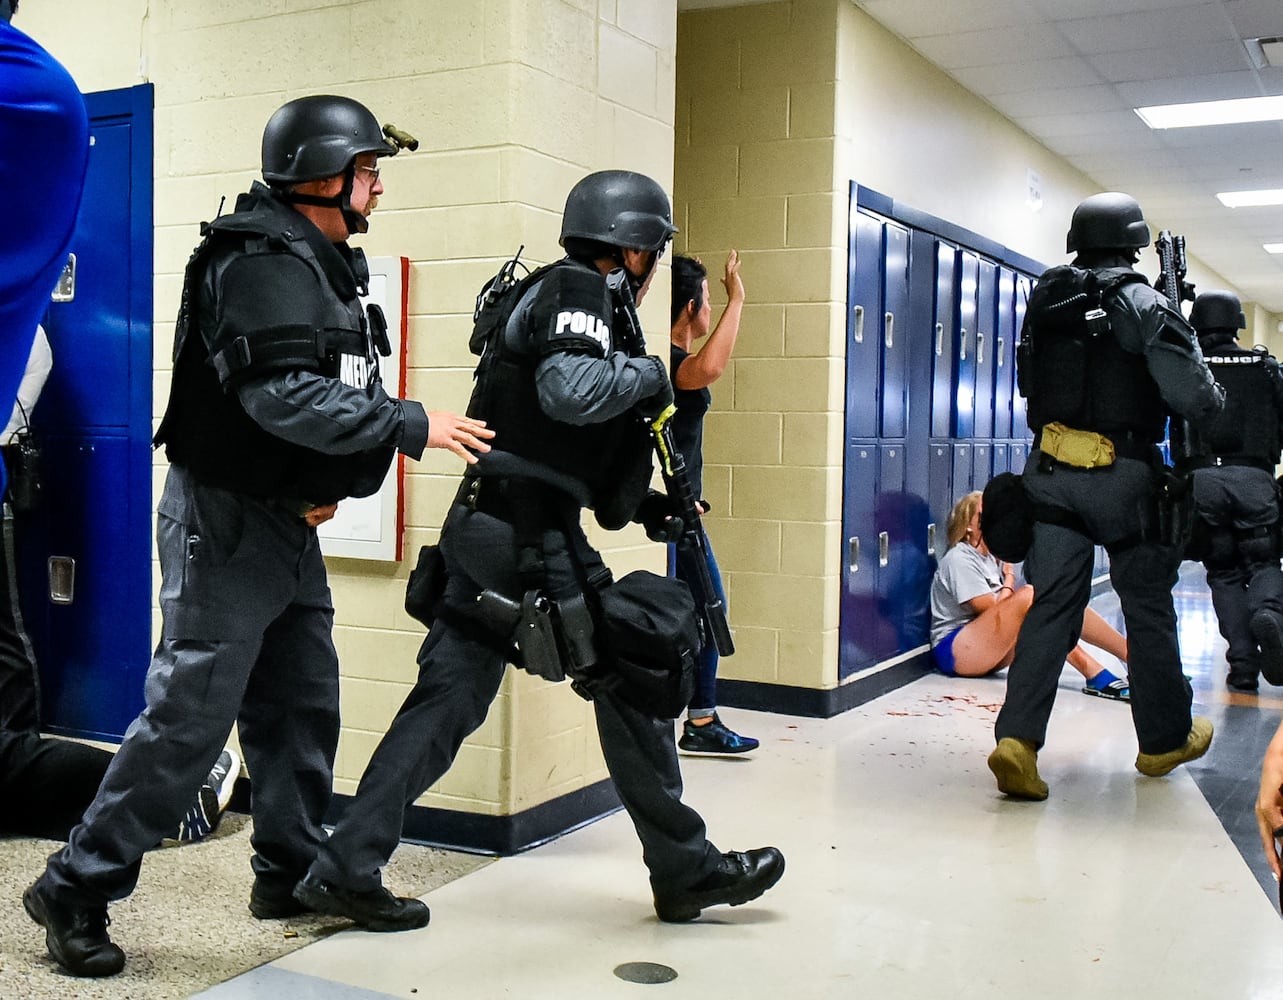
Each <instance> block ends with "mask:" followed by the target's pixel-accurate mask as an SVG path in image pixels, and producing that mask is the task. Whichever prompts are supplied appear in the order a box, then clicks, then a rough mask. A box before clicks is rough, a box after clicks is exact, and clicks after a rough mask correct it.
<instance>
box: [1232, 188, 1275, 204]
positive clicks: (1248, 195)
mask: <svg viewBox="0 0 1283 1000" xmlns="http://www.w3.org/2000/svg"><path fill="white" fill-rule="evenodd" d="M1216 197H1217V198H1218V199H1220V202H1221V204H1222V205H1224V206H1225V207H1226V208H1254V207H1256V206H1258V205H1283V188H1271V189H1269V190H1265V191H1222V192H1220V193H1219V194H1217V196H1216Z"/></svg>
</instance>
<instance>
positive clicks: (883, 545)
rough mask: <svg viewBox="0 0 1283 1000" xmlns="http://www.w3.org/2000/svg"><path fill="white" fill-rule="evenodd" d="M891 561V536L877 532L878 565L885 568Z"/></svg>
mask: <svg viewBox="0 0 1283 1000" xmlns="http://www.w3.org/2000/svg"><path fill="white" fill-rule="evenodd" d="M890 560H891V536H890V535H889V534H887V533H886V532H885V531H879V532H878V565H879V566H885V565H886V564H887V563H888V562H889V561H890Z"/></svg>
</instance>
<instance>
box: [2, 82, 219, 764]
mask: <svg viewBox="0 0 1283 1000" xmlns="http://www.w3.org/2000/svg"><path fill="white" fill-rule="evenodd" d="M152 93H153V91H152V87H151V86H150V85H144V86H140V87H133V88H130V89H128V90H120V91H109V92H106V93H100V94H88V95H86V98H85V104H86V107H87V109H88V112H89V119H90V135H91V138H92V147H91V149H90V153H89V167H88V173H87V176H86V179H85V191H84V197H83V199H82V202H81V207H80V214H79V216H78V217H77V221H76V231H75V234H74V235H73V237H72V242H71V247H70V252H71V253H73V254H74V255H75V257H76V269H75V290H74V297H73V298H72V299H71V301H67V302H55V303H53V304H51V306H50V309H49V312H48V315H47V318H46V322H45V328H46V330H47V331H48V334H49V341H50V344H51V346H52V348H53V355H54V364H53V371H52V373H51V375H50V377H49V381H48V383H47V384H46V386H45V389H44V392H43V393H42V395H41V399H40V404H39V406H37V408H36V414H35V417H34V419H33V424H34V426H35V427H36V429H37V431H38V432H39V433H41V434H42V435H43V439H44V443H45V455H44V460H43V463H42V472H43V473H44V476H45V479H46V484H47V487H46V490H45V494H44V500H43V503H42V506H41V508H40V510H39V511H38V512H36V514H34V515H33V516H32V517H31V518H30V519H29V520H28V522H27V523H24V525H23V530H22V531H21V532H19V533H18V538H17V539H16V541H17V548H18V553H17V563H18V572H19V581H20V584H19V585H20V588H21V592H22V600H23V610H24V612H25V614H26V617H27V624H28V630H29V632H30V633H31V638H32V643H33V645H34V647H35V651H36V658H37V662H38V664H39V667H40V676H41V682H42V688H43V690H42V707H43V722H44V728H46V729H48V730H52V731H56V732H61V733H68V734H76V735H85V736H93V737H97V738H107V739H111V738H119V737H120V736H121V735H123V733H124V731H125V728H126V727H127V726H128V724H129V723H130V722H131V721H132V720H133V718H134V717H135V716H136V715H137V714H138V712H139V711H140V710H141V709H142V706H143V677H144V675H145V673H146V669H147V665H148V663H149V661H150V659H151V506H152V504H151V474H152V467H151V431H152V423H151V419H152V398H151V386H152V326H151V324H152V239H153V235H152V163H153V156H152ZM213 207H214V206H211V209H212V208H213ZM192 238H193V242H194V241H195V239H196V238H197V234H196V232H195V229H194V227H193V230H192ZM51 561H52V566H53V567H56V572H55V571H53V570H51V568H50V567H51Z"/></svg>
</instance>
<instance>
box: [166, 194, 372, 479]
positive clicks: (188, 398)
mask: <svg viewBox="0 0 1283 1000" xmlns="http://www.w3.org/2000/svg"><path fill="white" fill-rule="evenodd" d="M270 197H271V196H270V195H268V194H267V193H266V189H264V188H262V186H261V185H257V184H256V185H255V190H254V191H253V192H251V193H250V194H249V195H242V196H241V199H240V200H239V201H238V204H237V211H236V212H235V213H234V214H232V215H228V216H222V217H220V218H218V219H217V220H215V221H214V222H213V223H211V224H209V225H208V226H206V227H205V228H204V233H205V236H204V239H203V240H202V241H201V243H200V245H199V246H198V247H197V248H196V250H195V252H194V253H193V254H192V257H191V259H190V260H189V262H188V264H187V271H186V274H185V277H184V282H183V293H182V305H181V306H180V308H179V315H178V321H177V324H176V330H175V341H174V372H173V381H172V384H171V387H170V394H169V403H168V405H167V407H166V410H165V416H164V419H163V420H162V421H161V425H160V428H159V429H158V430H157V432H156V437H155V440H154V444H156V445H160V444H163V445H164V446H165V454H166V456H167V457H168V459H169V460H170V461H171V462H173V463H175V464H178V465H182V466H184V467H185V468H187V469H188V470H190V471H191V473H192V474H193V475H194V476H195V477H196V479H197V480H199V481H200V482H201V483H204V484H205V485H208V486H215V487H219V488H222V489H228V490H233V491H235V492H238V493H244V494H247V495H250V496H256V497H262V498H281V499H288V500H290V501H300V500H301V501H306V502H310V503H315V504H325V503H334V502H337V501H339V500H342V499H343V498H345V497H349V496H368V495H369V494H371V493H373V492H375V491H376V490H377V489H378V488H379V486H380V485H381V483H382V481H383V478H384V477H385V476H386V474H387V470H388V467H389V466H390V465H391V462H392V459H393V457H394V456H395V454H396V452H395V449H394V448H391V447H387V448H377V449H372V450H370V451H366V452H357V453H355V454H348V455H332V454H326V453H323V452H319V451H315V450H313V449H311V448H307V447H304V446H302V445H298V444H293V443H291V442H288V441H285V440H283V439H282V438H279V437H276V436H275V435H273V434H269V433H268V432H267V431H265V430H263V428H261V427H260V426H259V425H258V424H257V423H255V421H254V420H253V419H252V418H251V417H250V416H249V414H247V413H246V412H245V409H244V407H243V406H242V405H241V403H240V400H239V398H238V397H237V394H236V392H235V391H234V389H232V388H225V387H224V383H223V380H221V379H220V375H219V369H221V370H223V372H224V373H226V372H227V370H228V368H229V366H230V367H232V368H233V369H235V366H237V365H238V364H240V362H242V361H244V362H245V364H244V365H242V366H241V368H240V369H238V370H236V371H235V374H236V375H237V376H239V377H240V378H241V379H244V378H249V377H253V376H254V375H258V374H265V373H267V372H270V371H289V370H302V371H312V372H315V373H316V374H318V375H321V376H323V377H325V378H333V379H339V380H341V381H343V382H344V383H345V384H357V383H360V385H359V387H360V388H369V387H370V386H372V385H374V384H375V383H377V382H378V381H379V372H378V360H377V357H376V355H375V351H374V349H373V341H372V336H371V333H370V330H369V324H368V322H367V319H366V314H365V311H364V309H363V307H362V306H361V303H360V301H359V299H358V298H357V293H358V291H359V290H362V286H364V283H365V280H364V279H365V278H366V276H365V275H359V274H355V275H354V274H351V272H350V271H349V275H348V277H350V279H351V288H348V289H345V291H346V292H348V293H349V294H348V295H347V296H341V295H340V294H339V292H338V291H337V290H336V289H335V286H334V284H333V282H332V280H331V276H330V275H327V273H326V268H325V267H324V266H323V264H322V262H321V261H320V260H318V258H317V254H316V251H315V250H314V249H313V247H312V246H311V245H310V244H309V242H308V239H307V238H306V237H305V236H304V235H303V230H302V228H301V224H307V225H310V223H306V220H302V219H301V218H300V217H297V216H294V214H293V213H292V212H290V211H288V210H287V209H285V208H284V207H283V206H281V205H279V203H276V202H275V201H274V200H273V201H270V202H269V201H267V199H270ZM337 252H338V251H337V250H336V251H335V253H336V254H337ZM262 253H266V254H289V255H291V256H293V257H295V258H296V259H298V260H301V261H303V262H304V263H305V264H306V265H307V266H308V268H309V269H310V270H311V271H312V272H313V274H314V275H315V276H316V278H317V282H318V286H319V288H321V289H322V290H324V293H325V294H324V295H323V296H319V297H318V296H317V295H315V294H308V290H302V291H300V289H298V288H264V289H263V290H262V295H263V296H264V297H267V296H284V297H286V299H287V300H288V298H289V297H297V298H299V299H300V301H299V303H298V312H299V326H298V328H292V329H291V331H282V332H280V334H279V336H278V335H276V332H275V331H273V332H271V335H269V336H265V337H264V339H263V340H261V341H255V343H254V344H253V345H251V346H250V347H246V346H244V345H237V344H232V345H224V344H210V343H209V340H210V339H211V338H212V337H213V336H214V331H213V330H209V331H205V330H202V329H200V314H201V308H200V302H199V300H200V289H201V285H202V283H204V282H206V281H207V280H208V279H209V276H208V275H207V272H208V270H209V269H210V268H211V267H214V266H219V265H221V264H225V262H227V261H229V260H230V259H232V258H233V257H235V256H239V255H242V254H262ZM358 261H359V258H358ZM333 267H334V262H331V268H333ZM214 277H217V276H214ZM299 330H301V331H303V334H298V332H297V331H299ZM304 334H305V335H304ZM216 366H217V367H216Z"/></svg>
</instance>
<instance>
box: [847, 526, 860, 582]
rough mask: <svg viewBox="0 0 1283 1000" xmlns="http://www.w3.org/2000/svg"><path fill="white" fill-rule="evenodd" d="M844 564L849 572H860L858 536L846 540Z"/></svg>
mask: <svg viewBox="0 0 1283 1000" xmlns="http://www.w3.org/2000/svg"><path fill="white" fill-rule="evenodd" d="M846 564H847V568H848V570H849V571H850V572H852V573H858V572H860V537H859V536H858V535H857V536H855V537H854V538H848V539H847V540H846Z"/></svg>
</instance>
